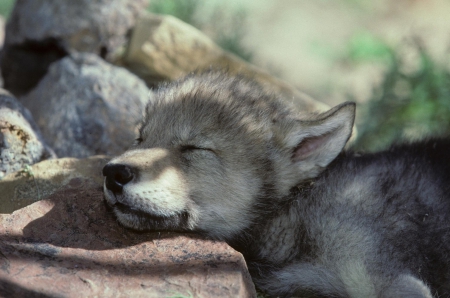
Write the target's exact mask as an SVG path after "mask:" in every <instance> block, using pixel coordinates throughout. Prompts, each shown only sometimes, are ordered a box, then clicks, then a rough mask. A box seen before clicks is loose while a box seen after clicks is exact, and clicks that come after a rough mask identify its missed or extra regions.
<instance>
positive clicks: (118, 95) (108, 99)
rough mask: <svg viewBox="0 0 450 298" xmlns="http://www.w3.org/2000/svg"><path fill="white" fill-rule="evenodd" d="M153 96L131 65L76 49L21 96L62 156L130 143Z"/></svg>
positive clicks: (110, 151)
mask: <svg viewBox="0 0 450 298" xmlns="http://www.w3.org/2000/svg"><path fill="white" fill-rule="evenodd" d="M151 95H152V92H151V91H150V90H149V89H148V88H147V87H146V85H145V83H144V82H143V81H142V80H140V79H139V78H138V77H136V76H135V75H133V74H131V73H130V72H128V71H127V70H125V69H123V68H120V67H116V66H113V65H111V64H109V63H107V62H105V61H104V60H102V59H101V58H99V57H98V56H96V55H94V54H79V53H78V54H73V55H72V56H68V57H66V58H64V59H62V60H60V61H58V62H55V63H54V64H52V66H51V67H50V68H49V71H48V73H47V75H46V76H45V77H44V78H43V79H42V80H41V81H40V82H39V84H38V85H37V86H36V88H35V89H34V90H33V91H32V92H30V93H29V94H27V95H26V96H24V97H22V98H21V101H22V102H23V104H24V105H25V106H26V107H27V108H28V109H29V110H30V111H31V113H32V114H33V116H34V118H35V120H36V122H37V124H38V125H39V127H40V129H41V130H42V133H43V135H44V137H45V138H46V139H47V140H48V141H49V143H50V145H51V146H52V148H53V149H54V150H55V152H56V154H57V155H58V156H59V157H67V156H70V157H88V156H91V155H98V154H106V155H117V154H119V153H122V152H123V151H124V150H125V149H126V148H128V147H129V146H130V145H131V143H132V142H133V140H134V138H135V134H136V132H135V127H136V124H137V123H138V122H139V121H140V120H141V118H142V115H143V112H144V108H145V105H146V103H147V102H148V100H149V98H151Z"/></svg>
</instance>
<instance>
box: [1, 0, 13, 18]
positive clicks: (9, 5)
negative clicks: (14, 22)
mask: <svg viewBox="0 0 450 298" xmlns="http://www.w3.org/2000/svg"><path fill="white" fill-rule="evenodd" d="M14 2H15V0H0V15H1V16H2V17H4V18H8V16H9V14H10V13H11V10H12V9H13V6H14Z"/></svg>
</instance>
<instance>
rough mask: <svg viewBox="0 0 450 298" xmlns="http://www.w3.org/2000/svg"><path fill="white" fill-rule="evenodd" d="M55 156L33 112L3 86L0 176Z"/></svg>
mask: <svg viewBox="0 0 450 298" xmlns="http://www.w3.org/2000/svg"><path fill="white" fill-rule="evenodd" d="M52 157H55V154H54V152H53V151H52V150H51V149H50V147H48V146H47V145H46V143H45V141H44V139H43V138H42V136H41V134H40V132H39V129H38V128H37V126H36V123H35V122H34V120H33V118H32V116H31V114H30V112H29V111H28V110H27V109H25V108H24V107H23V106H22V105H21V104H20V103H19V102H18V101H17V100H16V99H15V98H14V97H12V95H11V94H9V93H8V92H7V91H5V90H3V89H0V179H1V178H3V177H4V176H5V175H6V174H8V173H13V172H16V171H19V170H23V169H26V167H27V166H29V165H32V164H34V163H36V162H39V161H41V160H45V159H47V158H52ZM2 191H3V190H2Z"/></svg>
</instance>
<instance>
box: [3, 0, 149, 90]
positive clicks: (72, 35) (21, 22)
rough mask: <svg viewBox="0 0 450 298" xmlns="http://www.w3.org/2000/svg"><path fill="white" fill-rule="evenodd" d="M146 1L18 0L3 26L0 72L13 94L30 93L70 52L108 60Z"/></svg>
mask: <svg viewBox="0 0 450 298" xmlns="http://www.w3.org/2000/svg"><path fill="white" fill-rule="evenodd" d="M147 5H148V0H96V1H91V0H77V1H71V0H60V1H53V0H20V1H17V2H16V5H15V6H14V9H13V11H12V12H11V15H10V17H9V19H8V22H7V25H6V37H5V49H4V53H3V57H2V59H1V68H2V73H3V77H4V81H5V87H6V88H7V89H8V90H9V91H11V92H12V93H14V94H15V95H21V94H25V93H27V92H28V91H29V90H31V89H32V88H33V87H34V86H35V85H36V84H37V83H38V82H39V80H40V79H41V78H42V76H44V75H45V73H46V71H47V68H48V66H49V65H50V63H52V62H54V61H56V60H59V59H61V58H62V57H64V56H66V55H67V54H68V53H71V52H73V51H80V52H89V53H95V54H97V55H100V56H101V57H103V58H106V59H111V58H112V57H114V56H115V55H117V53H118V52H120V51H121V50H122V48H123V47H124V45H125V44H126V43H127V34H128V32H129V30H130V29H131V28H132V27H133V26H134V24H135V22H136V19H137V18H138V17H139V15H141V13H142V12H143V11H145V8H146V7H147Z"/></svg>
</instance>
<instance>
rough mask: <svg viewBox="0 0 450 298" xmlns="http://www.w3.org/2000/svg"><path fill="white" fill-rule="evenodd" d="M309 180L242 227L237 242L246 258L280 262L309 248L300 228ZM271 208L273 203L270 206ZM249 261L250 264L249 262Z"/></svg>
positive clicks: (303, 230) (238, 247) (304, 233)
mask: <svg viewBox="0 0 450 298" xmlns="http://www.w3.org/2000/svg"><path fill="white" fill-rule="evenodd" d="M311 185H312V183H311V182H308V183H306V189H305V188H304V187H303V186H300V187H299V188H296V189H295V190H293V192H291V194H290V195H289V197H287V198H283V200H282V201H284V203H283V204H282V205H278V206H276V208H274V209H273V214H271V215H269V216H261V218H259V219H258V220H257V222H256V223H255V224H254V225H253V226H252V227H250V228H249V229H248V230H247V231H246V234H247V235H246V237H245V239H243V240H244V241H243V242H241V243H238V245H237V247H236V249H238V250H240V251H241V252H242V253H243V254H244V257H245V258H246V260H247V261H250V263H251V262H256V263H264V264H266V265H269V266H270V265H274V266H282V265H283V264H286V263H288V262H291V261H292V260H293V259H294V258H296V257H298V256H299V255H302V254H305V255H306V254H309V252H310V251H311V247H309V245H310V243H311V242H310V241H308V239H307V235H306V229H305V228H303V226H304V221H303V212H302V209H303V206H302V205H303V198H304V196H305V195H308V193H309V188H310V186H311ZM272 208H273V206H272ZM249 265H250V264H249Z"/></svg>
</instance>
